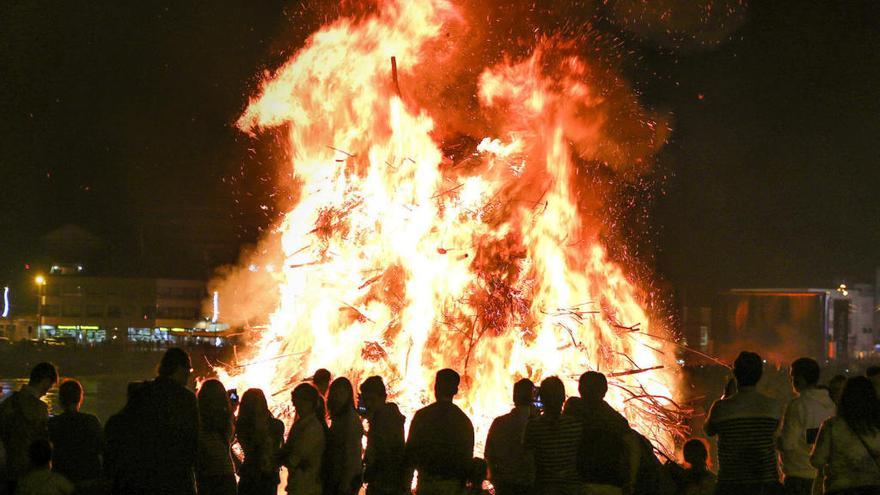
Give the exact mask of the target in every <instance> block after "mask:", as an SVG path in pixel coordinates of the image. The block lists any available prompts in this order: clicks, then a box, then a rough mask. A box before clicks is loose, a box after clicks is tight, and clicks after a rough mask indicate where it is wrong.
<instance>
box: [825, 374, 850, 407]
mask: <svg viewBox="0 0 880 495" xmlns="http://www.w3.org/2000/svg"><path fill="white" fill-rule="evenodd" d="M844 385H846V377H845V376H844V375H834V376H833V377H831V379H830V380H828V395H829V396H830V397H831V400H832V401H834V404H835V405H839V404H840V394H842V393H843V386H844Z"/></svg>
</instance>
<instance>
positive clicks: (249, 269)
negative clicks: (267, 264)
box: [248, 263, 259, 272]
mask: <svg viewBox="0 0 880 495" xmlns="http://www.w3.org/2000/svg"><path fill="white" fill-rule="evenodd" d="M258 269H259V268H258V267H257V265H255V264H253V263H251V264H250V265H248V271H251V272H255V271H257V270H258Z"/></svg>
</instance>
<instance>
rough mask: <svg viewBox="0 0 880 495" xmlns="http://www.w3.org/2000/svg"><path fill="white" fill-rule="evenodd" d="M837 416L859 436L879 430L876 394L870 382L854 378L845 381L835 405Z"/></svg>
mask: <svg viewBox="0 0 880 495" xmlns="http://www.w3.org/2000/svg"><path fill="white" fill-rule="evenodd" d="M837 415H838V416H840V417H841V418H843V420H844V421H846V424H847V425H848V426H849V427H850V429H852V431H854V432H856V433H858V434H860V435H865V434H869V433H873V432H875V431H877V430H878V429H880V404H878V403H877V392H876V391H875V390H874V384H872V383H871V380H869V379H868V378H866V377H864V376H855V377H852V378H850V379H849V380H847V381H846V384H845V385H844V386H843V393H842V394H840V403H839V404H838V405H837Z"/></svg>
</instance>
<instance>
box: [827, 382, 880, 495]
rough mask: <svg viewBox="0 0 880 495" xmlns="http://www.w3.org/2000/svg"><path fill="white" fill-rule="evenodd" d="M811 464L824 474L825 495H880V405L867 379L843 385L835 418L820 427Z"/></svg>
mask: <svg viewBox="0 0 880 495" xmlns="http://www.w3.org/2000/svg"><path fill="white" fill-rule="evenodd" d="M810 462H812V464H813V466H815V467H816V468H817V469H820V470H823V471H824V473H825V479H824V488H825V493H829V494H832V493H840V494H859V495H861V494H877V493H880V403H878V400H877V392H876V390H875V389H874V385H873V384H872V383H871V381H870V380H869V379H868V378H866V377H862V376H857V377H853V378H850V379H849V380H847V381H846V385H845V386H844V387H843V393H842V394H841V396H840V407H838V410H837V416H835V417H833V418H831V419H828V420H827V421H825V423H823V424H822V428H821V429H820V430H819V437H818V438H817V439H816V446H815V448H814V449H813V454H812V456H811V458H810Z"/></svg>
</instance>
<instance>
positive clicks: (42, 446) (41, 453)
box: [28, 438, 53, 469]
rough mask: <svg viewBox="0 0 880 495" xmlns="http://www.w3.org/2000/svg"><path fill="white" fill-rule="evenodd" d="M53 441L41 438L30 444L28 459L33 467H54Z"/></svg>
mask: <svg viewBox="0 0 880 495" xmlns="http://www.w3.org/2000/svg"><path fill="white" fill-rule="evenodd" d="M52 450H53V449H52V442H50V441H49V440H46V439H45V438H40V439H37V440H34V441H33V442H31V444H30V446H28V460H29V461H30V464H31V468H33V469H43V468H45V469H49V468H51V467H52Z"/></svg>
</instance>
